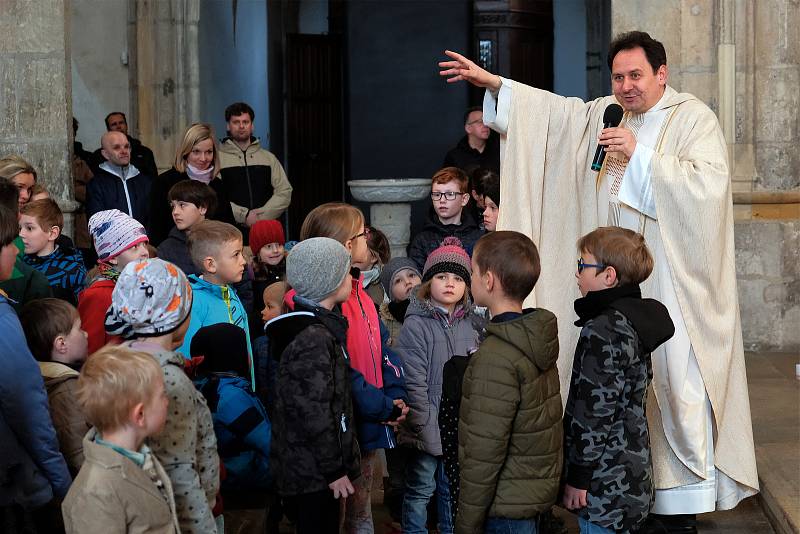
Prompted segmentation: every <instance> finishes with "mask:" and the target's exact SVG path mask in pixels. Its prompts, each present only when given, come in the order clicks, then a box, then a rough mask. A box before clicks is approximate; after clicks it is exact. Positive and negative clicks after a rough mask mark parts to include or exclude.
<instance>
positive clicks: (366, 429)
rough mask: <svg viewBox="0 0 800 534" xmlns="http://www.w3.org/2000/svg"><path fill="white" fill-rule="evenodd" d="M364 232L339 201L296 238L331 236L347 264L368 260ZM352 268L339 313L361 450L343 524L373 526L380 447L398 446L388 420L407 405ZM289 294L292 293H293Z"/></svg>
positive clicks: (318, 211) (318, 212) (358, 216)
mask: <svg viewBox="0 0 800 534" xmlns="http://www.w3.org/2000/svg"><path fill="white" fill-rule="evenodd" d="M367 234H368V232H367V229H366V227H365V226H364V215H363V214H362V213H361V211H360V210H359V209H358V208H355V207H353V206H350V205H348V204H344V203H340V202H330V203H327V204H323V205H321V206H317V207H316V208H314V209H313V210H311V212H310V213H309V214H308V215H307V216H306V218H305V220H304V221H303V226H302V227H301V228H300V239H308V238H311V237H329V238H331V239H335V240H336V241H338V242H339V243H341V244H342V245H344V247H345V248H346V249H347V250H348V251H349V253H350V257H351V267H352V266H354V265H355V264H357V263H362V262H366V261H367V260H368V253H369V251H368V248H367V239H368V235H367ZM301 242H302V241H301ZM352 272H353V273H356V274H355V275H353V277H354V278H353V287H352V291H351V292H350V298H348V299H347V300H346V301H345V302H344V303H342V315H344V316H345V318H346V319H347V324H348V328H347V353H348V355H349V357H350V366H351V367H352V369H353V372H352V379H353V383H352V385H351V389H352V391H353V401H354V403H355V411H356V421H357V425H358V440H359V444H360V445H361V453H362V456H361V476H360V477H359V479H358V480H357V481H356V484H355V490H356V493H355V495H354V496H353V498H351V499H348V500H347V510H346V517H345V530H346V531H347V532H363V531H366V532H372V530H373V528H374V526H373V523H372V503H371V497H370V495H371V491H372V476H373V472H374V471H375V470H376V469H379V468H380V465H379V463H378V450H379V449H389V448H392V447H395V446H396V443H395V438H394V432H393V431H392V429H391V428H389V426H387V424H396V423H398V422H399V421H401V420H403V419H404V416H405V414H406V413H407V412H408V407H407V406H406V405H405V396H406V394H405V385H404V384H403V380H402V372H401V371H400V369H399V365H395V364H393V363H392V362H391V359H390V355H389V353H387V352H385V351H383V350H382V344H381V337H380V322H379V319H378V311H377V310H376V309H375V306H374V305H373V302H372V300H371V299H370V298H369V296H368V295H367V293H366V291H364V286H363V283H362V277H361V275H360V273H358V270H357V269H355V270H353V271H352ZM287 296H288V297H289V298H291V296H292V293H291V292H290V293H288V294H287ZM398 363H399V362H398Z"/></svg>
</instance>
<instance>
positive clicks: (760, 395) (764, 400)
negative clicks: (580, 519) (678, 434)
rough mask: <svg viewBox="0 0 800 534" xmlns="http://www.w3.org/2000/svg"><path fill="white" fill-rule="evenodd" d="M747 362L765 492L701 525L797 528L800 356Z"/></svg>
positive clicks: (707, 528) (258, 523) (762, 356)
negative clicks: (798, 371) (798, 374)
mask: <svg viewBox="0 0 800 534" xmlns="http://www.w3.org/2000/svg"><path fill="white" fill-rule="evenodd" d="M746 363H747V377H748V384H749V387H750V409H751V412H752V419H753V435H754V439H755V443H756V460H757V462H758V471H759V480H760V483H761V490H762V493H761V494H760V495H758V496H755V497H751V498H750V499H747V500H745V501H743V502H742V503H741V504H740V505H739V506H737V507H736V508H735V509H733V510H728V511H724V512H713V513H709V514H702V515H700V516H698V530H699V531H700V532H701V533H710V532H719V533H725V534H772V533H777V534H789V533H797V532H798V525H800V403H799V402H798V401H800V380H797V379H796V378H795V367H794V366H795V364H797V363H800V355H798V354H786V353H749V354H747V356H746ZM382 499H383V494H382V491H380V489H379V488H376V489H375V490H374V491H373V503H374V504H373V518H374V523H375V532H376V534H392V533H394V532H398V531H397V530H396V529H393V528H392V525H391V522H390V518H389V514H388V511H387V509H386V508H385V507H384V506H383V504H382ZM765 511H766V513H765ZM556 513H557V514H558V515H560V516H562V517H563V518H564V520H565V521H566V523H567V526H568V528H569V529H570V534H573V533H577V532H578V527H577V522H576V521H575V520H574V518H573V516H571V515H570V514H569V513H567V512H566V511H564V510H562V509H560V508H556ZM768 516H769V518H768ZM773 525H775V527H776V528H775V529H773ZM225 532H226V534H232V533H235V534H251V533H253V534H255V533H259V534H260V533H263V532H264V514H263V512H259V511H255V510H247V511H235V512H231V513H226V528H225ZM291 532H292V529H291V526H290V525H289V524H288V523H285V522H284V524H282V525H281V533H282V534H283V533H286V534H289V533H291Z"/></svg>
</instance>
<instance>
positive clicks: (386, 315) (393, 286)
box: [380, 257, 422, 347]
mask: <svg viewBox="0 0 800 534" xmlns="http://www.w3.org/2000/svg"><path fill="white" fill-rule="evenodd" d="M421 282H422V275H421V274H420V273H419V269H417V264H416V263H414V261H413V260H411V259H410V258H403V257H400V258H392V259H391V260H389V262H388V263H387V264H386V265H384V266H383V271H382V272H381V285H382V286H383V290H384V292H385V293H386V296H387V297H389V302H384V303H383V304H381V307H380V317H381V320H382V321H383V324H385V325H386V328H387V329H388V330H389V341H388V343H389V346H390V347H391V346H393V345H394V342H395V341H396V340H397V336H398V335H399V334H400V328H401V327H402V326H403V321H405V318H406V310H407V309H408V303H409V296H410V295H411V291H412V290H413V289H414V288H415V287H417V286H418V285H419V284H420V283H421Z"/></svg>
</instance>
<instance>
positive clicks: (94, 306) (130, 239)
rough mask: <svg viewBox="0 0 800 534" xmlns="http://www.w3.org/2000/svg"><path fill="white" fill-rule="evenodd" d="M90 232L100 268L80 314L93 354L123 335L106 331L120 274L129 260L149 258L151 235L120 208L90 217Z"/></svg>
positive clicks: (80, 301) (91, 276)
mask: <svg viewBox="0 0 800 534" xmlns="http://www.w3.org/2000/svg"><path fill="white" fill-rule="evenodd" d="M89 233H90V234H91V236H92V240H93V241H94V248H95V250H96V251H97V268H96V269H93V270H92V271H91V272H90V273H89V276H88V278H89V286H88V287H87V288H86V289H84V290H83V291H82V292H81V294H80V295H79V296H78V313H79V314H80V316H81V322H82V323H83V329H84V330H85V331H86V334H87V335H88V336H89V354H93V353H94V352H95V351H96V350H98V349H99V348H100V347H102V346H103V345H105V344H107V343H119V342H120V341H121V339H120V338H115V337H113V336H109V335H108V334H107V333H106V329H105V321H106V311H107V310H108V307H109V306H111V293H112V292H113V291H114V285H115V284H116V283H117V278H119V273H120V272H122V271H123V270H124V269H125V266H127V265H128V264H129V263H131V262H134V261H138V260H142V259H145V258H147V257H148V253H147V248H146V246H147V234H145V231H144V226H142V225H141V224H140V223H139V222H138V221H137V220H136V219H134V218H133V217H131V216H129V215H126V214H125V213H122V212H121V211H119V210H106V211H99V212H97V213H95V214H94V215H92V217H91V218H90V219H89Z"/></svg>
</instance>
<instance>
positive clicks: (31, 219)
mask: <svg viewBox="0 0 800 534" xmlns="http://www.w3.org/2000/svg"><path fill="white" fill-rule="evenodd" d="M63 227H64V214H63V213H62V212H61V208H59V207H58V204H56V201H55V200H52V199H50V198H45V199H42V200H34V201H31V202H28V203H27V204H25V205H24V206H22V208H21V209H20V219H19V235H20V237H21V238H22V242H23V244H24V246H25V256H24V257H23V261H25V263H27V264H28V265H30V266H31V267H33V268H34V269H36V270H37V271H39V272H40V273H42V274H44V275H45V276H46V277H47V282H48V283H49V284H50V287H51V288H52V290H53V295H54V296H55V297H58V298H60V299H64V300H66V301H68V302H70V303H71V304H77V303H78V293H80V292H81V291H82V290H83V286H84V284H85V283H86V267H85V266H84V264H83V257H82V256H81V253H80V252H78V251H77V250H75V249H73V248H71V247H67V246H60V245H57V244H56V240H57V239H58V237H59V236H60V235H61V230H62V228H63Z"/></svg>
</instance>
